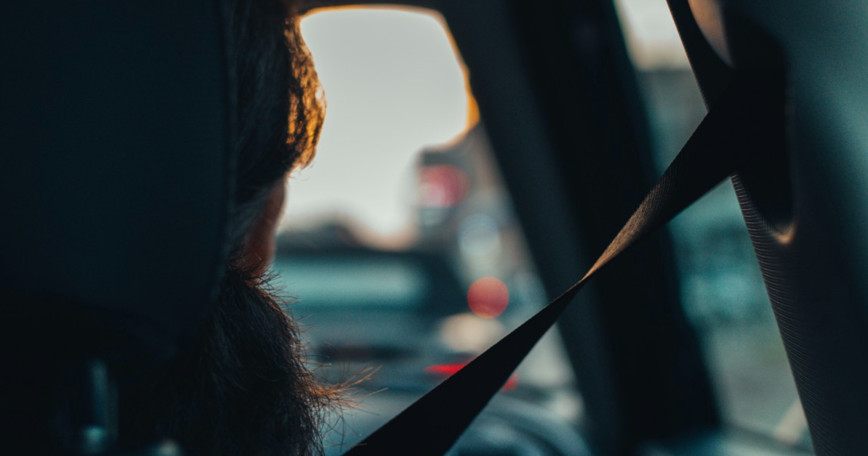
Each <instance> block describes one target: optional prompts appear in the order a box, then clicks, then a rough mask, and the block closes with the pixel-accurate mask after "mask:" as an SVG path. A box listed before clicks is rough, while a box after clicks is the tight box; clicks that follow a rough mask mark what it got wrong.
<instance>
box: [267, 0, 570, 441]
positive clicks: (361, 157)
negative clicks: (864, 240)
mask: <svg viewBox="0 0 868 456" xmlns="http://www.w3.org/2000/svg"><path fill="white" fill-rule="evenodd" d="M302 33H303V35H304V38H305V40H306V41H307V44H308V46H309V48H310V50H311V53H312V54H313V57H314V60H315V62H316V66H317V71H318V73H319V76H320V78H321V81H322V84H323V88H324V91H325V96H326V100H327V103H328V112H327V115H326V120H325V124H324V127H323V132H322V139H321V142H320V146H319V148H318V152H317V157H316V158H315V160H314V162H313V164H312V165H310V166H309V167H308V168H307V169H304V170H301V171H298V172H297V173H296V175H294V176H292V178H291V179H290V180H289V183H288V196H289V198H288V204H287V208H286V212H285V216H284V219H283V221H282V224H281V232H280V234H279V237H278V255H277V257H276V259H275V262H274V264H273V268H272V270H273V272H274V273H275V274H276V278H275V280H274V283H273V286H275V287H277V288H279V289H280V290H282V293H283V294H284V295H285V296H286V297H287V298H288V303H287V311H288V312H290V313H292V314H293V315H295V316H297V317H298V318H299V319H301V321H302V323H303V324H304V325H305V327H306V330H305V338H306V340H307V343H308V344H309V349H310V353H311V360H310V361H311V365H312V366H313V367H314V369H316V371H317V372H318V374H320V375H321V376H323V377H325V378H326V379H328V380H331V381H337V382H341V381H355V380H356V379H359V378H363V380H362V381H361V382H359V383H358V385H357V386H355V387H354V389H355V394H354V395H353V398H352V400H353V401H354V402H353V403H352V405H348V406H347V407H345V408H344V410H342V416H341V417H340V418H336V417H332V418H330V421H329V423H328V425H329V426H332V427H333V429H332V432H331V433H330V434H329V435H328V436H327V442H326V450H327V452H328V453H329V454H337V453H339V452H340V449H341V448H344V449H345V448H346V447H347V445H349V444H352V443H354V442H356V441H358V440H360V439H361V438H362V437H364V436H365V435H366V434H367V433H368V432H370V431H371V430H373V429H374V428H375V427H376V426H377V425H379V424H381V423H383V422H385V421H386V420H387V419H388V418H391V417H392V416H393V415H395V414H396V413H397V412H398V411H400V410H401V409H402V408H403V407H405V406H406V405H409V403H410V402H411V401H412V400H415V399H416V398H418V397H420V396H421V395H422V394H424V393H425V392H426V391H428V390H430V389H431V388H433V386H434V385H436V384H437V383H438V382H440V381H442V380H443V379H444V378H446V377H447V376H448V375H450V374H452V373H454V372H455V371H456V370H457V369H459V368H460V367H461V366H462V365H463V364H465V363H466V362H468V361H469V360H470V359H472V358H473V357H474V356H476V355H478V354H479V353H481V351H482V350H484V349H485V348H487V347H488V346H490V345H491V344H493V343H494V342H496V341H497V340H498V339H499V338H500V337H501V336H503V335H505V334H506V333H507V332H508V331H509V330H511V329H513V328H514V327H516V326H517V325H518V324H519V323H520V322H522V321H524V320H525V319H526V318H528V317H529V316H531V315H532V314H533V313H534V312H535V311H536V310H538V309H539V308H540V307H541V306H542V305H544V304H545V293H544V291H543V289H542V286H541V283H540V280H539V278H538V277H537V273H536V271H535V268H534V265H533V263H532V261H531V259H530V256H529V255H528V253H527V249H526V246H525V239H524V234H523V232H522V230H521V227H520V226H519V224H518V222H517V220H516V217H515V216H514V214H513V209H512V203H511V201H510V196H509V194H508V193H507V191H506V190H505V188H504V186H503V184H502V183H501V179H500V176H499V172H498V169H497V166H496V164H495V161H494V159H493V151H492V150H491V146H490V144H489V142H488V138H487V136H486V132H485V128H484V119H480V118H479V114H478V111H477V109H476V104H475V101H474V98H473V95H472V93H471V92H470V89H469V84H468V74H467V71H466V69H465V67H464V65H463V64H462V61H461V57H460V55H459V54H458V52H457V50H456V49H455V46H454V45H453V42H452V39H451V36H450V34H449V31H448V27H447V26H446V24H445V22H444V21H443V19H442V17H440V16H439V15H438V14H437V13H435V12H432V11H428V10H421V9H394V8H380V7H377V8H340V9H331V10H330V9H324V10H316V11H314V12H312V13H311V14H309V15H308V16H307V17H306V18H305V19H304V20H303V21H302ZM574 383H575V382H574V378H573V373H572V370H571V369H570V368H569V367H568V363H567V361H566V355H565V354H564V350H563V345H562V342H561V341H560V338H559V336H558V334H557V332H556V331H552V332H551V333H550V334H549V335H547V336H546V338H545V339H544V340H543V341H542V342H541V343H540V344H539V345H538V346H537V348H535V349H534V351H533V352H532V353H531V354H530V356H529V357H528V358H527V359H526V360H525V361H524V363H523V364H522V365H521V366H520V367H519V369H518V371H517V373H516V375H515V376H514V377H513V378H512V380H510V381H509V382H508V383H507V385H506V386H505V387H504V391H503V392H502V394H501V395H500V397H499V398H496V399H495V401H494V402H493V403H492V405H491V407H489V409H487V410H486V412H484V413H483V415H482V416H481V417H480V419H479V420H477V423H476V424H474V427H473V428H471V430H470V431H468V434H467V435H465V437H464V438H463V439H462V441H460V442H459V445H458V449H456V451H460V453H461V454H477V453H474V452H473V451H475V450H473V448H482V447H485V448H488V449H491V448H495V449H497V448H500V449H504V451H513V450H515V448H518V447H521V448H524V450H522V451H532V450H533V447H534V445H541V443H540V444H537V443H533V442H534V441H541V442H544V443H545V442H547V443H545V445H567V447H569V445H574V446H573V447H569V448H573V449H572V450H563V451H561V452H560V453H555V454H579V453H578V452H577V451H576V450H575V448H581V445H580V443H581V442H578V440H577V439H578V434H577V433H576V431H575V428H576V423H577V422H578V420H579V418H580V415H581V401H580V398H579V395H578V393H577V392H576V389H575V384H574ZM480 426H482V427H483V428H484V429H481V428H480ZM474 429H476V431H474ZM518 435H530V436H532V437H534V438H533V439H531V438H528V439H522V438H517V437H516V436H518ZM552 442H555V443H552ZM557 442H561V443H557ZM564 442H572V443H571V444H567V443H564ZM577 442H578V443H577ZM480 451H481V450H480ZM546 451H548V450H546ZM479 454H481V453H479ZM486 454H488V453H486ZM509 454H513V453H509ZM516 454H536V453H516ZM540 454H543V453H540ZM544 454H551V453H548V452H546V453H544Z"/></svg>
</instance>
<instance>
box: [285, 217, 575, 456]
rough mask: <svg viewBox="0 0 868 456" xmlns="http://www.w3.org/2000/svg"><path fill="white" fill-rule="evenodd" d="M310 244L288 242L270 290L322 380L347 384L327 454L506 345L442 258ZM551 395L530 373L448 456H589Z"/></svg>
mask: <svg viewBox="0 0 868 456" xmlns="http://www.w3.org/2000/svg"><path fill="white" fill-rule="evenodd" d="M324 231H325V230H324ZM305 239H306V238H305V237H303V236H298V235H295V236H293V235H292V234H284V235H282V236H281V237H280V238H279V239H278V254H277V256H276V257H275V260H274V262H273V264H272V266H271V271H272V274H273V279H272V281H271V282H270V286H272V287H274V288H276V289H278V290H283V293H284V294H285V295H286V296H287V298H286V299H287V302H286V304H285V306H286V310H287V312H289V313H290V314H291V315H293V316H294V317H295V318H297V319H298V320H299V321H301V322H302V323H303V330H304V335H305V340H306V343H307V344H308V350H309V355H308V356H309V357H310V358H309V363H310V365H311V367H312V369H314V371H315V372H316V374H317V376H319V377H321V378H322V379H324V380H325V381H327V382H329V383H333V384H347V385H349V390H350V391H349V392H350V394H351V396H350V397H348V398H347V400H348V401H349V402H350V403H349V404H348V405H347V406H345V407H342V408H341V409H340V410H337V411H336V414H334V415H330V416H328V417H327V419H326V422H325V425H326V429H327V432H326V434H325V442H326V443H325V447H326V454H329V455H331V454H335V455H337V454H342V453H343V452H344V451H346V450H347V449H349V448H350V447H352V445H354V444H355V443H357V442H358V441H359V440H360V439H361V438H363V437H365V436H366V435H367V434H369V433H371V432H373V431H374V430H376V428H378V427H379V426H380V425H382V424H383V423H385V421H387V420H388V419H389V418H391V417H392V416H394V415H396V414H397V413H398V412H400V411H401V410H402V409H404V408H405V407H407V406H408V405H409V404H410V403H412V402H413V401H414V400H416V399H418V398H419V397H420V396H422V395H423V394H424V393H426V392H427V391H429V390H431V389H432V388H434V387H435V386H436V385H437V384H438V383H440V382H441V381H442V380H444V379H445V378H446V377H448V376H449V375H451V374H453V373H455V372H456V371H457V370H458V369H460V368H461V367H462V366H463V365H464V364H466V363H467V362H469V361H471V360H472V359H473V358H474V357H475V356H477V355H478V354H479V349H480V348H481V347H484V346H485V345H486V344H488V343H490V342H491V341H493V340H496V338H497V337H499V336H500V335H502V329H501V325H500V324H499V323H498V322H496V321H493V320H487V319H485V318H482V317H479V316H477V315H474V314H473V313H471V312H470V311H469V309H468V306H467V298H466V297H465V291H464V287H463V286H462V284H461V280H460V279H459V277H458V274H457V272H456V271H455V270H454V268H453V267H452V266H451V265H450V263H449V261H448V258H447V257H446V256H444V255H443V254H442V252H440V253H437V252H430V251H429V252H421V251H383V250H374V249H370V248H364V247H358V246H355V247H354V246H351V245H347V243H346V242H340V241H338V242H334V241H333V242H331V243H327V244H326V245H323V244H321V243H320V244H317V245H312V244H311V243H310V242H305ZM290 290H291V291H290ZM513 305H516V304H515V303H513ZM474 339H475V340H476V342H473V341H474ZM468 342H469V343H468ZM547 386H549V385H544V384H540V383H539V382H535V381H534V378H533V376H530V377H528V378H524V376H523V375H522V374H521V372H520V373H519V374H518V375H517V376H516V377H514V378H513V379H512V380H511V381H510V382H508V383H507V385H505V386H504V393H503V394H502V395H500V397H498V398H497V399H496V400H495V401H494V402H493V403H492V405H491V407H490V408H489V409H487V410H486V412H485V413H484V414H483V415H482V416H480V418H479V420H478V422H477V423H475V424H474V426H472V427H471V428H470V429H468V431H467V433H466V434H465V436H464V437H463V438H462V440H461V441H459V442H458V444H457V445H456V447H455V448H454V449H453V451H452V452H451V453H450V454H455V455H483V454H491V452H492V451H495V452H497V454H509V455H513V454H514V455H536V454H540V455H552V456H555V455H563V456H568V455H582V454H589V453H588V450H587V447H586V445H585V443H584V440H583V439H582V438H581V436H580V435H579V433H578V431H577V430H576V429H575V428H574V426H571V425H569V424H568V423H567V422H565V421H564V419H563V417H562V416H560V415H558V414H557V413H553V412H552V410H551V409H550V407H549V406H548V404H549V403H551V402H552V401H553V400H558V399H559V398H560V399H563V395H564V391H563V389H562V388H547ZM558 396H560V397H558Z"/></svg>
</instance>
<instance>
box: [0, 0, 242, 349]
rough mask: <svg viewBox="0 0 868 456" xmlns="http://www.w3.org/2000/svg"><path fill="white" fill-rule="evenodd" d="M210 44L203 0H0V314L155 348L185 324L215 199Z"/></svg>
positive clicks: (224, 163)
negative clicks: (106, 0) (11, 0)
mask: <svg viewBox="0 0 868 456" xmlns="http://www.w3.org/2000/svg"><path fill="white" fill-rule="evenodd" d="M224 54H225V50H224V46H223V29H222V23H221V20H220V15H219V11H218V7H217V5H216V3H215V2H213V1H210V0H190V1H183V2H177V1H174V0H149V1H145V2H142V1H112V2H93V1H84V2H80V1H73V2H69V1H52V0H50V1H40V2H27V1H18V2H3V3H2V5H0V61H2V62H3V67H4V71H3V72H2V73H0V100H2V102H0V150H2V153H0V311H2V315H0V317H2V319H3V320H2V321H3V324H6V325H24V326H25V327H26V326H27V325H29V324H32V325H35V327H34V330H36V331H38V330H39V326H40V325H44V324H45V323H46V322H57V323H60V325H55V326H56V327H63V328H65V331H67V332H68V334H66V335H67V336H72V337H75V336H77V335H78V336H81V338H87V337H89V336H92V335H93V334H101V335H103V333H104V334H108V333H112V334H114V335H116V336H117V337H118V339H117V340H115V341H113V342H112V343H113V344H121V345H123V344H130V346H135V347H137V348H138V349H141V350H143V352H142V353H143V354H144V355H146V356H151V357H154V358H155V359H156V358H160V357H165V356H167V355H168V354H170V353H171V352H172V351H173V350H174V349H175V348H176V347H177V346H178V344H180V343H182V342H183V341H184V340H185V339H186V338H187V337H189V336H190V334H191V333H192V332H193V331H195V330H196V329H197V327H198V325H199V323H200V322H201V321H202V319H203V317H204V316H205V315H207V313H208V309H209V307H210V305H211V304H212V302H214V300H215V299H216V291H215V290H216V288H217V282H218V280H219V274H220V270H221V267H220V265H221V264H222V260H223V255H224V254H223V253H222V252H223V250H224V248H223V244H224V237H225V236H224V231H225V226H224V225H225V219H226V214H227V213H228V209H229V208H228V205H229V198H228V194H229V191H230V187H231V182H230V180H229V179H230V175H231V174H230V172H229V170H230V167H231V166H232V154H231V147H230V144H231V138H230V135H231V128H230V127H231V122H232V121H231V116H232V111H233V110H232V109H231V100H230V95H229V94H230V91H229V90H228V83H229V75H228V71H227V68H226V62H225V55H224ZM10 322H12V323H10ZM43 327H44V326H43ZM19 329H20V327H19ZM27 331H28V330H27V329H24V330H22V332H24V333H27ZM34 337H47V336H46V335H44V334H43V335H41V336H39V335H34ZM25 343H26V342H25ZM115 349H117V346H115Z"/></svg>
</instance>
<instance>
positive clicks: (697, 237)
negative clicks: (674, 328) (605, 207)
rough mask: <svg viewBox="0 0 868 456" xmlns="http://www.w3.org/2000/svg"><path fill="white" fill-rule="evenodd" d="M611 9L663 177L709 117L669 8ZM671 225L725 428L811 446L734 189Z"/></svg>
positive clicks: (630, 2)
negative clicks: (622, 31) (623, 40)
mask: <svg viewBox="0 0 868 456" xmlns="http://www.w3.org/2000/svg"><path fill="white" fill-rule="evenodd" d="M617 5H618V7H619V13H620V15H621V19H622V24H623V25H624V28H625V35H626V38H627V44H628V47H629V51H630V54H631V58H632V60H633V63H634V65H635V67H636V72H637V76H638V80H639V84H640V88H641V89H642V91H643V94H644V97H645V99H644V101H645V104H646V106H647V114H648V119H649V121H650V124H651V127H652V132H653V136H654V141H655V142H654V144H653V146H654V150H655V154H656V157H655V158H656V161H657V163H656V164H657V167H658V169H659V171H660V172H662V171H663V169H665V167H666V166H667V165H668V164H669V162H670V161H671V160H672V158H674V156H675V154H676V153H677V152H678V150H679V149H680V148H681V146H682V145H683V144H684V143H685V142H686V140H687V138H688V137H689V136H690V134H691V133H692V132H693V130H694V129H695V128H696V126H697V125H698V124H699V122H700V121H701V120H702V117H703V116H704V115H705V112H706V110H705V107H704V105H703V102H702V97H701V95H700V93H699V89H698V87H697V85H696V81H695V79H694V78H693V75H692V73H691V71H690V67H689V63H688V61H687V57H686V55H685V53H684V50H683V47H682V46H681V42H680V40H679V38H678V34H677V31H676V30H675V26H674V24H673V22H672V18H671V16H670V14H669V11H668V9H667V6H666V3H665V2H647V1H645V0H618V1H617ZM670 228H671V230H672V233H673V238H674V246H675V249H676V254H677V258H676V266H677V270H678V271H679V276H680V284H681V297H682V301H683V303H684V306H685V311H686V313H687V315H688V317H689V318H690V320H691V322H692V324H693V325H694V327H695V328H696V330H697V332H698V334H699V335H700V337H701V339H702V343H703V348H704V352H705V357H706V360H707V361H708V363H709V368H710V372H711V377H712V383H713V385H714V386H715V389H716V391H717V396H718V400H719V403H720V405H721V409H722V413H723V419H724V421H725V423H726V424H728V425H729V426H730V427H733V428H737V429H744V430H748V431H751V432H758V433H760V434H763V435H767V436H772V437H773V438H775V439H777V440H779V441H781V442H783V443H786V444H792V445H799V446H802V447H805V446H807V447H810V444H809V442H808V440H807V439H809V436H808V433H807V425H806V422H805V418H804V413H803V411H802V408H801V403H800V402H799V399H798V396H797V394H796V388H795V384H794V381H793V378H792V373H791V371H790V367H789V364H788V362H787V358H786V353H785V351H784V347H783V344H782V342H781V337H780V334H779V333H778V329H777V326H776V324H775V321H774V315H773V313H772V309H771V306H770V304H769V300H768V296H767V294H766V291H765V287H764V285H763V282H762V278H761V275H760V270H759V267H758V264H757V261H756V258H755V256H754V253H753V248H752V246H751V243H750V239H749V237H748V234H747V229H746V228H745V225H744V222H743V220H742V217H741V212H740V209H739V206H738V202H737V199H736V195H735V192H734V190H733V187H732V184H731V183H730V182H729V181H727V182H725V183H724V184H723V185H721V186H720V187H719V188H717V189H715V190H713V191H712V192H710V193H709V194H708V195H706V196H705V197H703V199H701V200H700V201H699V202H697V203H696V204H694V205H693V206H692V207H690V208H689V209H687V210H686V211H685V212H684V213H683V214H681V215H680V216H679V217H678V218H676V219H675V220H674V221H673V222H672V223H671V224H670Z"/></svg>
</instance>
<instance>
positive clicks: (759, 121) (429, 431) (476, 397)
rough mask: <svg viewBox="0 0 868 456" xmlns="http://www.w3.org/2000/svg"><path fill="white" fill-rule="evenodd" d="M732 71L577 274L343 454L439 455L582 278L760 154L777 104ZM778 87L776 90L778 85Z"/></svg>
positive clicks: (766, 90) (506, 376)
mask: <svg viewBox="0 0 868 456" xmlns="http://www.w3.org/2000/svg"><path fill="white" fill-rule="evenodd" d="M759 81H760V79H759V78H751V77H749V76H747V75H736V77H735V78H734V79H733V81H732V82H731V84H730V86H729V87H728V88H727V90H726V91H725V93H724V95H723V96H722V97H721V98H720V101H719V102H718V103H717V104H715V105H714V106H713V107H712V109H711V110H710V111H709V113H708V114H707V115H706V116H705V118H704V119H703V121H702V123H701V124H700V125H699V127H697V129H696V131H694V133H693V135H692V136H691V137H690V139H689V140H688V141H687V144H685V145H684V147H683V148H682V149H681V152H679V154H678V156H677V157H676V158H675V159H674V160H673V161H672V163H671V164H670V165H669V167H668V168H667V169H666V171H665V172H664V173H663V176H662V177H661V178H660V179H659V180H658V181H657V183H656V184H655V185H654V187H653V188H652V189H651V191H650V192H649V193H648V195H647V196H646V197H645V199H644V200H643V201H642V203H641V204H640V205H639V208H638V209H637V210H636V211H635V212H634V213H633V215H632V216H631V217H630V218H629V220H628V221H627V223H626V224H625V225H624V226H623V228H621V230H620V232H619V233H618V234H617V236H615V238H614V240H613V241H612V242H611V244H609V246H608V247H607V248H606V250H605V251H604V252H603V254H602V255H600V257H599V258H598V259H597V261H596V262H595V263H594V265H593V266H592V267H591V268H590V269H589V270H588V272H587V273H586V274H585V276H584V277H582V278H581V280H579V281H578V282H576V283H575V284H573V285H572V286H570V287H569V288H568V289H567V290H566V291H565V292H564V293H563V294H561V295H560V296H558V297H557V298H555V300H554V301H552V302H551V303H550V304H548V305H547V306H546V307H544V308H543V309H542V310H540V311H539V312H538V313H537V314H536V315H534V316H533V317H531V318H530V319H529V320H527V321H526V322H524V323H523V324H522V325H521V326H519V327H518V328H516V329H515V330H514V331H512V332H511V333H509V334H508V335H506V336H505V337H504V338H503V339H501V340H500V341H499V342H497V343H496V344H495V345H493V346H492V347H490V348H489V349H488V350H486V351H485V352H484V353H482V354H481V355H479V356H478V357H477V358H475V359H474V360H473V361H472V362H470V363H469V364H467V365H466V366H465V367H464V368H463V369H461V370H460V371H458V372H457V373H455V374H454V375H452V376H451V377H449V378H447V379H446V380H444V381H443V382H442V383H441V384H440V385H438V386H437V387H436V388H434V389H433V390H431V391H430V392H428V393H427V394H426V395H425V396H423V397H421V398H420V399H419V400H417V401H416V402H414V403H413V404H411V405H410V406H409V407H408V408H407V409H405V410H404V411H403V412H401V413H400V414H398V415H397V416H396V417H394V418H392V420H390V421H389V422H387V423H386V424H384V425H383V426H382V427H380V428H379V429H378V430H376V431H375V432H374V433H373V434H371V435H370V436H368V437H367V438H365V439H364V440H363V441H362V442H360V443H358V444H356V446H354V447H353V448H351V449H350V450H349V451H347V452H346V453H344V454H345V456H362V455H384V454H425V455H442V454H444V453H446V452H447V451H448V450H449V448H450V447H452V445H453V444H454V443H455V441H456V440H457V439H458V438H459V437H460V436H461V434H462V433H463V432H464V430H465V429H466V428H467V427H468V426H469V425H470V423H471V422H472V421H473V419H474V418H475V417H476V416H477V415H478V414H479V413H480V412H481V411H482V409H483V408H484V407H485V405H486V404H487V403H488V402H489V401H490V400H491V398H492V397H493V396H494V395H495V394H496V393H497V391H499V390H500V388H501V387H502V386H503V385H504V384H505V383H506V381H507V380H508V379H509V377H510V375H511V374H512V372H513V371H514V370H515V369H516V367H518V365H519V363H521V361H522V360H523V359H524V357H525V356H526V355H527V353H528V352H529V351H530V350H531V348H533V346H534V345H535V344H536V343H537V341H539V339H540V338H541V337H542V336H543V335H544V334H545V333H546V331H547V330H548V329H549V328H550V327H551V326H552V325H554V323H555V321H557V318H558V316H559V315H560V314H561V312H562V311H563V310H564V308H565V307H566V306H567V305H568V304H569V303H570V302H571V300H572V298H573V297H574V296H575V295H576V293H578V292H579V290H581V289H582V287H583V286H584V285H585V283H587V281H588V280H589V279H590V278H591V277H593V276H594V275H596V274H597V273H598V272H599V271H600V270H601V269H603V267H604V266H606V265H607V264H608V263H609V262H611V261H612V260H613V259H614V258H616V257H617V256H618V255H620V254H621V253H622V252H624V251H625V250H626V249H627V248H629V247H630V246H631V245H633V244H635V243H636V242H637V241H639V240H641V239H643V238H644V237H645V236H647V235H648V234H650V233H651V232H653V231H655V230H656V229H657V228H659V227H661V226H663V225H665V224H666V223H667V222H669V221H670V220H671V219H672V218H673V217H675V216H676V215H677V214H678V213H679V212H681V211H682V210H683V209H685V208H686V207H688V206H689V205H690V204H692V203H693V202H694V201H696V200H698V199H699V198H700V197H702V196H703V195H705V194H706V193H707V192H708V191H709V190H711V189H712V188H714V187H716V186H717V184H719V183H720V182H721V181H723V180H724V179H725V178H726V177H728V176H730V175H732V174H733V173H735V172H736V171H737V170H739V169H742V168H743V167H744V166H745V165H747V164H748V163H750V159H751V158H752V157H757V156H760V155H761V154H762V153H763V151H762V150H757V149H760V148H762V147H763V146H762V145H764V144H769V142H768V141H766V140H763V139H764V138H769V137H770V135H775V134H776V132H775V131H773V129H769V128H766V126H767V125H769V122H768V119H770V118H771V117H770V116H780V115H782V111H783V107H781V106H780V105H779V102H775V101H774V98H773V97H772V95H771V92H773V91H774V88H769V87H768V86H766V85H765V84H763V83H761V82H759ZM778 90H780V88H778Z"/></svg>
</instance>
